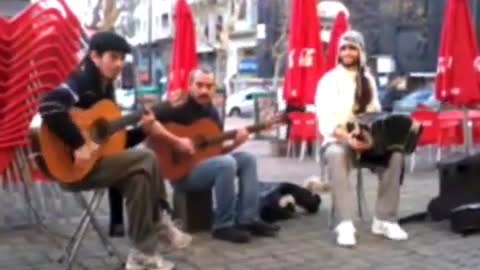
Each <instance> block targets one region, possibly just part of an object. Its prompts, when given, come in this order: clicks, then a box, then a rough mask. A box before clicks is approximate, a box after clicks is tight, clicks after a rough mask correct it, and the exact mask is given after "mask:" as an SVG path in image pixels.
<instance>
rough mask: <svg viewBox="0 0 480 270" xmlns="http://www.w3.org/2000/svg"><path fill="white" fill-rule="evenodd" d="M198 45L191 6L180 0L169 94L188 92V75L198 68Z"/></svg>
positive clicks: (176, 12) (176, 14) (176, 19)
mask: <svg viewBox="0 0 480 270" xmlns="http://www.w3.org/2000/svg"><path fill="white" fill-rule="evenodd" d="M197 63H198V59H197V45H196V37H195V24H194V20H193V15H192V11H191V9H190V6H189V5H188V4H187V2H186V1H185V0H178V1H177V4H176V6H175V38H174V41H173V52H172V59H171V62H170V64H171V65H170V74H169V83H168V92H169V94H171V93H172V92H174V91H176V90H180V91H187V89H188V75H189V74H190V72H191V71H192V70H193V69H194V68H196V67H197Z"/></svg>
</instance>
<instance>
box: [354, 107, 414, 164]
mask: <svg viewBox="0 0 480 270" xmlns="http://www.w3.org/2000/svg"><path fill="white" fill-rule="evenodd" d="M354 130H357V131H358V135H357V137H358V139H359V140H362V141H367V142H369V143H370V144H371V145H372V147H371V148H370V149H369V150H367V151H366V152H364V153H362V155H366V156H373V157H380V156H385V155H388V154H389V153H392V152H395V151H398V152H401V153H404V154H411V153H413V152H415V149H416V146H417V142H418V139H419V137H420V134H421V133H422V126H421V125H420V124H419V123H416V122H415V121H414V120H413V119H412V118H411V117H410V116H409V115H404V114H395V113H393V114H392V113H386V112H380V113H365V114H361V115H358V116H357V118H356V119H355V121H351V122H349V123H348V124H347V131H348V132H352V131H354Z"/></svg>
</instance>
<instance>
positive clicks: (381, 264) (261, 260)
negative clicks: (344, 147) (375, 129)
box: [0, 119, 480, 270]
mask: <svg viewBox="0 0 480 270" xmlns="http://www.w3.org/2000/svg"><path fill="white" fill-rule="evenodd" d="M247 122H248V120H245V119H235V120H234V121H232V122H231V123H229V124H228V125H227V126H228V127H233V126H237V127H238V126H243V125H244V124H245V123H247ZM242 148H243V150H245V151H250V152H252V153H254V154H255V155H256V156H257V157H258V168H259V174H260V178H261V180H262V181H289V182H294V183H299V184H301V183H302V182H303V180H304V179H305V178H307V177H309V176H311V175H318V168H319V167H318V164H316V163H315V162H314V161H313V160H311V159H309V158H307V159H306V160H305V161H298V160H297V159H287V158H278V157H272V156H271V155H270V146H269V144H268V143H267V142H265V141H251V142H248V143H247V144H245V145H244V146H243V147H242ZM364 173H365V176H366V177H365V178H366V182H365V184H366V186H365V190H366V195H367V202H368V206H369V207H368V208H369V212H368V213H369V215H368V220H370V219H371V215H372V211H373V208H374V202H375V190H376V180H375V177H374V176H373V175H371V174H370V173H369V172H368V171H365V172H364ZM42 185H44V186H45V185H50V186H52V185H55V184H42ZM437 190H438V179H437V175H436V172H434V171H432V170H425V169H419V170H417V171H416V172H414V173H412V174H408V175H407V178H406V181H405V184H404V187H403V189H402V198H401V207H400V216H405V215H408V214H411V213H416V212H419V211H423V210H425V209H426V206H427V204H428V202H429V200H430V199H431V198H432V197H433V196H435V195H436V193H437ZM60 193H61V194H63V195H65V196H66V198H67V199H66V200H67V202H68V203H67V204H66V205H64V206H66V207H67V208H68V209H67V211H66V212H64V214H63V215H65V213H67V216H70V217H75V216H78V214H79V211H78V208H76V207H75V204H74V202H73V201H72V200H71V198H70V197H69V196H70V195H69V194H65V193H62V192H60ZM322 200H323V201H322V205H321V209H320V211H319V213H318V214H316V215H313V216H299V217H297V218H295V219H293V220H289V221H286V222H282V223H281V226H282V231H281V233H280V235H279V236H278V238H274V239H255V240H254V241H253V242H252V243H250V244H247V245H234V244H229V243H225V242H220V241H217V240H213V239H212V238H211V236H210V235H209V234H208V233H201V234H196V235H194V242H193V244H192V246H190V247H189V248H187V249H186V250H182V251H172V250H169V249H167V248H165V249H164V252H165V254H166V256H167V257H168V258H170V259H172V260H174V261H176V262H177V264H178V265H177V269H179V270H189V269H208V270H212V269H230V270H232V269H243V270H244V269H247V270H248V269H335V270H338V269H352V270H362V269H382V270H394V269H415V270H422V269H425V270H429V269H432V270H433V269H435V270H447V269H452V270H453V269H464V270H465V269H472V270H474V269H478V265H479V264H480V257H478V256H477V254H478V252H479V251H480V241H479V237H478V236H471V237H468V238H462V237H460V236H458V235H455V234H453V233H451V232H450V231H449V225H448V223H439V224H434V223H429V222H425V223H417V224H409V225H406V226H405V228H406V230H407V231H408V232H409V233H410V240H408V241H406V242H392V241H387V240H384V239H382V238H379V237H375V236H372V235H371V234H370V233H369V223H364V224H362V223H360V222H359V223H358V224H359V227H358V229H359V232H358V236H359V239H358V242H359V243H358V245H357V247H356V248H354V249H344V248H339V247H337V246H336V245H335V243H334V240H335V239H334V234H333V233H332V232H331V231H330V230H329V228H328V217H329V214H330V205H331V204H330V196H329V195H328V194H326V195H322ZM21 203H22V198H21V197H17V200H16V201H14V202H13V204H12V201H11V200H10V201H3V205H2V209H3V210H2V212H4V211H6V212H8V211H9V209H13V208H15V209H17V210H16V211H18V212H17V213H20V212H21V211H22V210H21V207H19V204H21ZM9 205H10V206H11V207H10V206H9ZM14 206H15V207H14ZM19 209H20V210H19ZM50 210H51V211H53V209H50ZM22 213H24V211H23V212H22ZM98 213H99V215H100V217H101V219H100V220H101V221H102V226H103V227H104V228H107V226H108V219H106V215H107V214H108V211H107V209H106V204H105V202H104V204H103V206H102V210H100V211H98ZM57 214H58V213H57ZM76 222H78V220H75V218H73V219H72V220H70V221H69V222H68V221H67V222H66V221H62V222H56V221H55V220H53V219H51V220H49V221H48V223H47V228H48V231H49V232H50V233H45V232H44V231H38V230H35V228H34V227H32V226H22V227H20V228H15V229H12V228H4V229H3V230H2V232H1V233H0V250H1V252H0V269H9V270H24V269H29V270H33V269H36V270H40V269H42V270H43V269H63V268H62V267H61V265H59V264H58V263H56V261H55V260H56V258H58V255H59V254H60V253H59V252H60V249H59V248H58V246H57V245H56V244H54V242H55V241H56V242H58V243H60V244H61V243H65V239H64V238H61V237H59V234H62V235H64V234H71V232H72V231H73V229H74V228H75V225H76V224H77V223H76ZM52 239H55V241H52ZM114 241H115V243H116V244H117V245H118V247H119V248H120V250H121V251H122V252H123V253H124V254H127V252H128V246H127V244H128V243H127V241H125V240H123V239H121V240H118V239H115V240H114ZM80 250H81V251H80V253H79V255H78V260H79V262H81V263H82V264H83V265H84V266H85V267H87V269H115V264H112V261H110V260H108V259H107V258H108V257H107V254H106V252H105V250H104V249H103V248H102V246H101V245H100V242H99V241H98V239H97V236H96V235H95V234H92V233H90V234H89V235H88V237H87V239H86V240H85V241H84V243H83V246H82V247H81V249H80ZM75 269H77V268H75ZM78 269H82V268H78Z"/></svg>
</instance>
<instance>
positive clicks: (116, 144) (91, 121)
mask: <svg viewBox="0 0 480 270" xmlns="http://www.w3.org/2000/svg"><path fill="white" fill-rule="evenodd" d="M70 115H71V117H72V120H73V122H74V123H75V124H76V125H77V127H78V128H79V129H80V131H81V132H82V134H83V136H84V138H85V140H86V142H87V143H89V142H92V141H93V140H95V141H96V143H98V144H99V148H98V150H97V151H96V152H95V154H94V155H93V157H92V158H91V159H90V160H89V161H88V163H87V166H85V168H83V169H79V168H77V167H76V166H75V165H74V161H73V151H72V149H71V147H69V146H68V145H66V144H65V143H64V142H63V141H62V140H61V139H60V138H59V137H57V136H56V135H55V134H53V133H52V132H51V131H50V130H49V129H48V127H47V126H46V125H45V124H42V125H41V127H40V130H39V131H38V132H37V137H38V138H37V140H36V141H37V145H36V147H37V148H38V150H37V151H38V152H40V153H41V156H40V159H41V161H40V162H39V167H40V168H41V169H42V170H43V171H44V173H45V174H46V175H49V176H51V177H53V178H54V179H56V180H58V181H59V182H61V183H65V184H71V183H76V182H79V181H81V180H82V179H83V178H85V177H86V176H87V175H88V173H90V171H91V170H92V169H93V167H94V166H95V164H96V163H97V161H98V160H99V159H101V158H103V157H108V156H112V155H115V154H118V153H121V152H122V151H123V150H124V149H125V145H126V139H127V137H126V136H127V135H126V132H125V131H119V132H116V133H114V134H113V135H111V136H109V137H108V138H106V139H95V137H96V135H95V134H96V132H98V127H99V126H101V124H103V123H108V122H109V121H113V120H117V119H119V118H121V117H122V112H121V111H120V110H119V108H118V107H117V105H115V103H113V102H112V101H110V100H102V101H100V102H98V103H96V104H95V105H94V106H93V107H91V108H90V109H87V110H82V109H77V108H75V109H72V110H71V111H70ZM34 142H35V140H34ZM34 147H35V143H34ZM45 170H46V171H45Z"/></svg>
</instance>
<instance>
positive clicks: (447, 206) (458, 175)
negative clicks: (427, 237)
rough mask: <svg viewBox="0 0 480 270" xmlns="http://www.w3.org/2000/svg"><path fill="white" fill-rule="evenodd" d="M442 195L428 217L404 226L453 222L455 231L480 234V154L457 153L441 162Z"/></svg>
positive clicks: (439, 167)
mask: <svg viewBox="0 0 480 270" xmlns="http://www.w3.org/2000/svg"><path fill="white" fill-rule="evenodd" d="M438 172H439V194H438V196H437V197H435V198H433V199H432V200H431V201H430V203H429V205H428V209H427V213H425V214H424V215H422V214H417V215H412V216H410V217H407V218H404V219H402V220H403V221H401V222H402V223H406V222H409V221H415V219H416V220H425V219H426V218H427V217H430V219H432V220H433V221H443V220H449V221H450V227H451V229H452V231H453V232H455V233H459V234H463V235H467V234H471V233H474V232H479V231H480V153H475V154H471V155H466V154H464V153H455V154H452V155H449V156H448V157H446V159H444V160H442V161H440V162H439V163H438Z"/></svg>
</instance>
